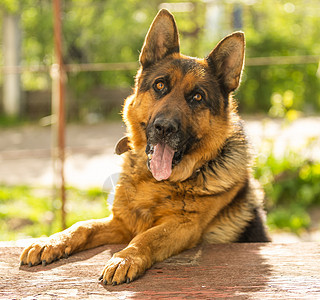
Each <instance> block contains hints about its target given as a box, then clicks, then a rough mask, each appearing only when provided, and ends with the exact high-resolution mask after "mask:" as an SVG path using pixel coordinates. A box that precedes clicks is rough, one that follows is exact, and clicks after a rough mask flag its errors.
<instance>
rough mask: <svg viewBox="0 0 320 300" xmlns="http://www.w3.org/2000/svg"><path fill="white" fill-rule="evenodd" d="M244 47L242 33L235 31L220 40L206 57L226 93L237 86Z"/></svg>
mask: <svg viewBox="0 0 320 300" xmlns="http://www.w3.org/2000/svg"><path fill="white" fill-rule="evenodd" d="M244 48H245V41H244V34H243V33H242V32H235V33H232V34H230V35H228V36H227V37H225V38H224V39H223V40H221V41H220V42H219V43H218V45H217V46H216V47H215V48H214V49H213V50H212V51H211V53H210V54H209V56H208V57H207V60H208V62H209V65H211V66H212V67H213V68H214V72H215V73H216V74H217V75H218V76H219V79H220V80H221V83H222V84H223V86H224V89H225V91H226V92H227V93H230V92H232V91H234V90H235V89H236V88H237V87H238V86H239V83H240V78H241V73H242V68H243V63H244Z"/></svg>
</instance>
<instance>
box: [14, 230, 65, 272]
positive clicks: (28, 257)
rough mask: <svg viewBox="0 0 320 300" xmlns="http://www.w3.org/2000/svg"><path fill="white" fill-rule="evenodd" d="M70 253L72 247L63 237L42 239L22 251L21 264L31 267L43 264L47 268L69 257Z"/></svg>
mask: <svg viewBox="0 0 320 300" xmlns="http://www.w3.org/2000/svg"><path fill="white" fill-rule="evenodd" d="M70 253H71V246H70V245H68V243H67V242H66V238H65V237H64V236H63V235H60V236H59V237H58V236H55V237H48V238H42V239H38V240H37V241H36V242H35V243H32V244H31V245H30V246H29V247H26V248H25V249H24V250H23V251H22V253H21V256H20V264H21V265H29V267H31V266H35V265H39V264H41V263H42V265H43V266H45V265H47V264H50V263H52V262H53V261H55V260H57V259H59V258H62V257H64V258H66V257H68V256H69V254H70Z"/></svg>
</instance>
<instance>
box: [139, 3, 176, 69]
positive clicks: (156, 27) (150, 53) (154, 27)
mask: <svg viewBox="0 0 320 300" xmlns="http://www.w3.org/2000/svg"><path fill="white" fill-rule="evenodd" d="M179 51H180V45H179V34H178V29H177V25H176V22H175V20H174V17H173V15H172V14H171V13H170V12H169V11H167V10H166V9H162V10H160V11H159V13H158V14H157V15H156V17H155V18H154V20H153V22H152V24H151V26H150V29H149V31H148V33H147V36H146V38H145V41H144V44H143V47H142V50H141V54H140V58H139V60H140V63H141V65H142V67H143V68H146V67H148V66H150V65H152V64H154V63H155V62H157V61H159V60H161V59H163V58H165V57H166V56H167V55H170V54H172V53H176V52H177V53H179Z"/></svg>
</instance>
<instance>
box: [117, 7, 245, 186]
mask: <svg viewBox="0 0 320 300" xmlns="http://www.w3.org/2000/svg"><path fill="white" fill-rule="evenodd" d="M243 61H244V35H243V33H241V32H236V33H233V34H231V35H229V36H227V37H226V38H224V39H223V40H222V41H220V42H219V43H218V45H217V46H216V47H215V48H214V49H213V50H212V52H211V53H210V54H209V55H208V57H206V58H204V59H198V58H192V57H188V56H184V55H182V54H180V46H179V35H178V30H177V27H176V23H175V20H174V18H173V16H172V15H171V14H170V13H169V12H168V11H167V10H164V9H163V10H161V11H160V12H159V13H158V15H157V16H156V17H155V19H154V21H153V23H152V25H151V27H150V29H149V31H148V34H147V36H146V38H145V42H144V45H143V47H142V51H141V54H140V65H141V68H140V69H139V71H138V74H137V78H136V87H135V92H134V94H133V95H131V96H130V97H128V98H127V99H126V101H125V107H124V110H123V117H124V120H125V122H126V125H127V128H128V134H129V140H130V143H131V147H132V148H133V149H135V150H136V151H138V150H141V149H144V150H145V157H146V161H147V165H148V167H149V169H150V171H151V172H152V175H153V177H154V178H155V179H157V180H159V181H160V180H167V179H169V180H171V181H182V180H185V179H187V178H189V177H190V176H191V175H192V174H193V172H194V171H195V170H196V169H197V168H199V167H200V166H201V165H202V164H203V163H204V162H205V161H207V160H210V159H212V158H214V157H215V155H217V152H218V151H219V148H221V146H222V145H223V143H224V141H225V140H226V138H228V136H229V135H230V131H231V126H230V123H231V121H230V119H231V118H232V117H231V115H232V113H233V110H234V106H233V102H232V99H231V97H230V93H231V92H232V91H234V90H235V89H236V88H237V87H238V85H239V82H240V77H241V72H242V68H243ZM140 152H141V151H140Z"/></svg>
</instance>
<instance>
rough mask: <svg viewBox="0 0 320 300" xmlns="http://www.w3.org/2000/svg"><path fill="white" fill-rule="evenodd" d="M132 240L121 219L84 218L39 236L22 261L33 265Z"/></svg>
mask: <svg viewBox="0 0 320 300" xmlns="http://www.w3.org/2000/svg"><path fill="white" fill-rule="evenodd" d="M130 239H131V235H130V233H129V232H128V231H127V230H126V228H125V226H124V225H123V223H122V222H121V221H120V220H118V219H115V218H112V217H110V218H105V219H98V220H89V221H81V222H78V223H76V224H74V225H72V226H71V227H70V228H68V229H66V230H64V231H62V232H58V233H55V234H53V235H51V236H49V237H46V238H40V239H37V240H36V242H34V243H33V244H31V245H30V246H29V247H27V248H25V249H24V250H23V252H22V254H21V256H20V262H21V264H22V265H24V264H27V265H29V266H34V265H38V264H40V263H42V264H43V265H46V264H49V263H51V262H53V261H54V260H57V259H59V258H62V257H67V256H69V255H70V254H71V253H75V252H79V251H81V250H85V249H90V248H94V247H97V246H101V245H104V244H118V243H119V244H120V243H128V242H129V241H130Z"/></svg>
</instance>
